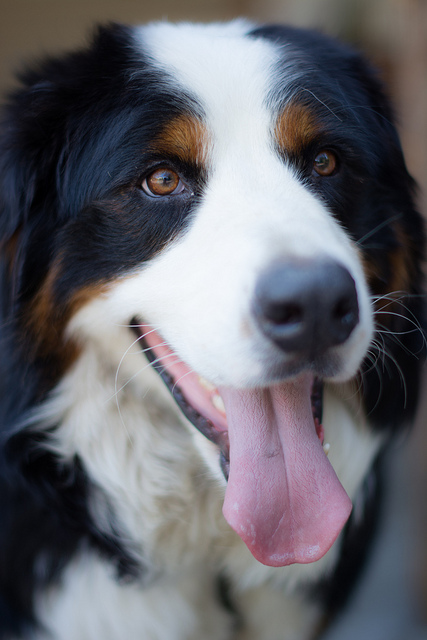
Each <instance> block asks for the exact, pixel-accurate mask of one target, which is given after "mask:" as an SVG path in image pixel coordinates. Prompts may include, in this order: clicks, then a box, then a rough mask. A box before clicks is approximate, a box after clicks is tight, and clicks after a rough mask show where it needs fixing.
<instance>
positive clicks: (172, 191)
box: [141, 167, 185, 198]
mask: <svg viewBox="0 0 427 640" xmlns="http://www.w3.org/2000/svg"><path fill="white" fill-rule="evenodd" d="M141 187H142V190H143V191H144V193H146V194H147V195H149V196H151V197H153V198H161V197H162V196H172V195H178V194H179V193H182V192H183V191H184V189H185V185H184V183H183V182H182V180H181V178H180V177H179V175H178V174H177V173H176V171H173V169H169V168H168V167H160V168H158V169H156V170H155V171H153V172H152V173H150V174H149V175H148V176H147V177H146V178H145V179H144V180H143V182H142V185H141Z"/></svg>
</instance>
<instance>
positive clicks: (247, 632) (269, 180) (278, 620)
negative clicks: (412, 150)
mask: <svg viewBox="0 0 427 640" xmlns="http://www.w3.org/2000/svg"><path fill="white" fill-rule="evenodd" d="M0 149H1V151H0V165H1V168H0V236H1V245H0V247H1V256H0V269H1V276H0V282H1V285H0V286H1V289H0V291H1V294H0V295H1V305H0V306H1V311H0V313H1V318H0V336H1V364H0V385H1V402H0V405H1V406H0V425H1V431H0V438H1V440H0V445H1V446H0V451H1V453H0V455H1V459H0V485H1V486H0V638H1V640H18V639H20V640H29V639H32V640H49V639H50V640H101V639H102V640H122V639H123V638H128V639H131V640H200V639H201V638H203V639H204V640H231V639H233V640H235V639H239V640H243V639H245V640H308V639H309V638H313V637H315V636H316V634H318V633H321V630H322V628H323V627H324V625H325V623H326V621H327V620H329V619H330V616H331V615H332V614H333V613H334V612H335V611H337V610H338V608H339V607H340V606H342V605H343V604H344V602H345V601H346V599H347V597H348V595H349V593H350V590H351V586H352V584H353V583H354V581H355V579H356V577H357V575H358V573H359V571H360V567H361V566H362V564H363V560H364V558H365V556H366V554H367V550H368V548H369V540H370V539H371V537H372V534H373V531H374V529H375V523H376V520H377V514H378V497H379V492H380V487H381V484H380V482H379V478H380V476H379V468H380V465H379V460H380V459H381V458H382V452H384V450H385V449H386V447H387V444H388V443H389V442H390V440H391V439H393V438H394V437H395V435H396V434H397V433H398V432H399V430H400V429H401V428H402V427H403V426H404V425H406V424H408V423H409V422H410V421H411V419H412V418H413V416H414V411H415V408H416V405H417V395H418V388H419V377H420V368H421V363H422V361H423V357H424V338H423V332H422V328H421V327H422V326H423V322H424V319H423V300H422V276H421V273H422V268H421V260H422V255H423V251H424V244H423V243H424V240H423V225H422V221H421V217H420V215H419V214H418V213H417V211H416V209H415V208H414V185H413V181H412V179H411V177H410V176H409V175H408V172H407V170H406V168H405V163H404V159H403V156H402V151H401V147H400V144H399V140H398V136H397V133H396V130H395V127H394V125H393V113H392V109H391V107H390V105H389V102H388V100H387V99H386V97H385V95H384V91H383V89H382V86H381V82H380V81H379V80H378V78H377V75H376V73H375V72H374V71H373V70H372V69H371V67H370V66H369V65H368V64H367V63H366V62H365V61H364V59H363V58H362V57H361V56H360V55H359V53H357V52H355V51H353V50H351V49H349V48H347V47H346V46H344V45H342V44H339V43H337V42H335V41H333V40H331V39H329V38H327V37H325V36H323V35H319V34H317V33H314V32H306V31H303V30H298V29H294V28H289V27H280V26H262V27H258V26H256V25H253V24H251V23H249V22H246V21H244V20H237V21H234V22H232V23H229V24H213V25H194V24H186V23H184V24H179V25H173V24H167V23H154V24H150V25H148V26H142V27H127V26H122V25H117V24H112V25H108V26H106V27H103V28H100V29H98V30H97V32H96V34H95V35H94V37H93V39H92V41H91V43H90V44H89V45H88V46H87V47H86V48H85V49H83V50H79V51H77V52H74V53H71V54H69V55H66V56H64V57H62V58H49V59H46V60H44V61H42V62H41V63H40V64H39V65H38V66H35V67H33V68H31V69H30V70H27V71H25V72H24V73H23V74H22V75H21V84H20V86H19V88H17V89H16V90H15V91H14V93H13V94H12V95H11V96H10V98H9V101H8V102H7V103H6V105H5V108H4V110H3V116H2V124H1V140H0Z"/></svg>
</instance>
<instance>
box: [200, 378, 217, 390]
mask: <svg viewBox="0 0 427 640" xmlns="http://www.w3.org/2000/svg"><path fill="white" fill-rule="evenodd" d="M199 384H200V386H201V387H203V388H204V389H206V391H216V387H215V386H214V385H213V384H212V383H211V382H209V380H206V378H202V377H199Z"/></svg>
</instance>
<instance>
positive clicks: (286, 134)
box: [275, 102, 322, 154]
mask: <svg viewBox="0 0 427 640" xmlns="http://www.w3.org/2000/svg"><path fill="white" fill-rule="evenodd" d="M321 133H322V127H321V123H320V122H319V120H318V119H317V118H316V115H315V114H314V113H313V111H311V110H310V109H309V108H308V107H306V106H304V105H302V104H299V103H298V102H290V103H289V104H287V105H286V107H285V109H284V110H283V111H282V113H281V114H280V115H279V117H278V118H277V122H276V127H275V137H276V140H277V143H278V145H279V148H280V149H281V150H282V151H283V152H285V153H290V154H299V153H301V152H302V151H303V150H304V149H305V147H307V145H309V144H310V142H312V141H313V140H314V139H316V138H317V137H318V136H319V134H321Z"/></svg>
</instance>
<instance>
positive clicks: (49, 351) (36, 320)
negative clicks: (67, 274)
mask: <svg viewBox="0 0 427 640" xmlns="http://www.w3.org/2000/svg"><path fill="white" fill-rule="evenodd" d="M59 274H60V265H59V264H58V263H56V264H54V265H53V267H52V269H51V270H50V272H49V274H48V275H47V277H46V279H45V281H44V283H43V285H42V287H41V288H40V290H39V291H38V293H37V294H36V296H35V297H34V299H33V301H32V302H31V304H30V309H29V313H28V318H29V319H28V321H27V323H26V328H27V331H28V332H29V333H30V335H31V339H32V341H31V345H32V349H31V354H30V355H31V356H32V357H33V358H35V357H42V358H48V359H49V360H51V361H54V362H55V363H56V369H57V372H60V373H63V372H64V371H66V370H67V369H68V368H69V367H70V366H71V365H72V364H73V362H74V361H75V359H76V358H77V357H78V355H79V352H80V349H79V347H78V345H77V344H76V343H75V342H73V341H71V340H70V339H69V338H67V337H66V335H65V328H66V326H67V324H68V322H69V320H70V318H71V317H72V316H73V315H74V314H75V313H76V312H77V311H78V310H79V309H80V308H81V307H82V306H84V305H85V304H86V303H87V302H89V301H90V300H92V299H93V298H95V297H97V296H99V295H100V294H102V292H103V291H104V290H105V288H106V284H105V283H97V284H94V285H89V286H87V287H84V288H83V289H80V290H79V291H77V292H76V293H75V294H74V295H73V296H72V297H71V299H70V300H69V301H68V302H67V303H66V305H65V306H64V307H58V306H57V304H56V302H55V297H54V285H55V281H56V280H57V278H58V276H59Z"/></svg>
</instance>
